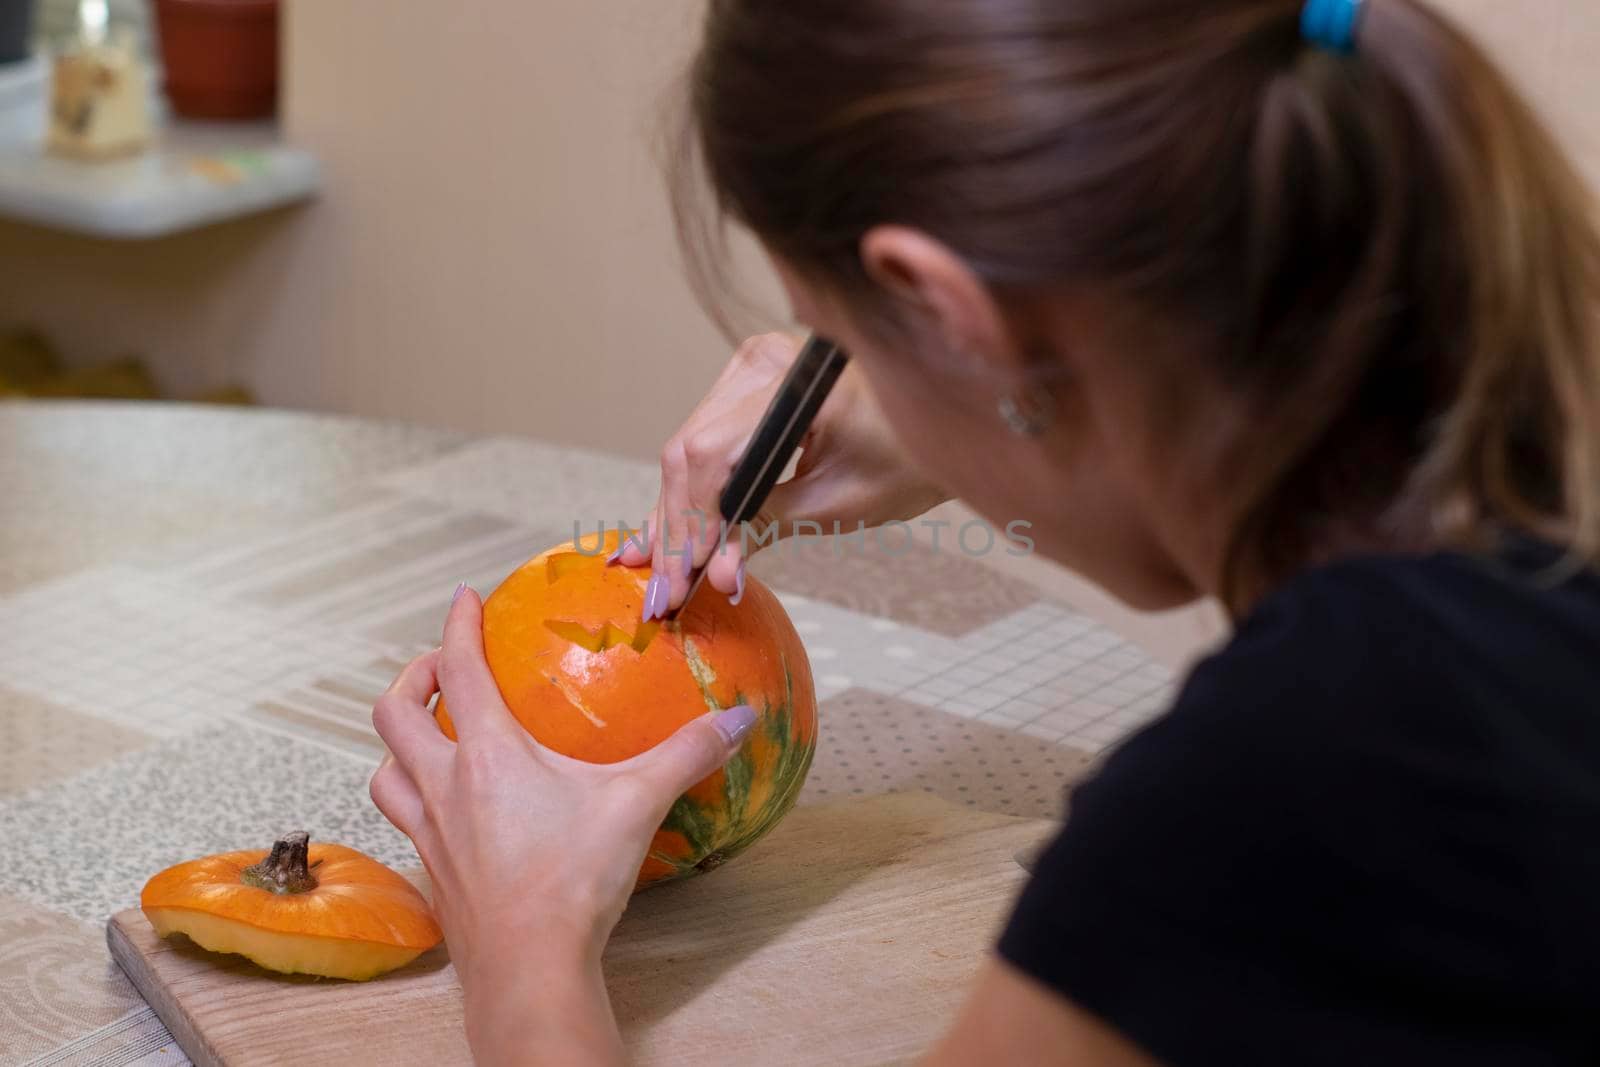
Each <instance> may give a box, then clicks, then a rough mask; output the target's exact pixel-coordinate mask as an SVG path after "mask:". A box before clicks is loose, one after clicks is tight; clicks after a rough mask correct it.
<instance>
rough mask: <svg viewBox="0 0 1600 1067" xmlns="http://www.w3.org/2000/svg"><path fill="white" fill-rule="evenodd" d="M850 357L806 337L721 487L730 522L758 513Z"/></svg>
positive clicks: (722, 506) (726, 518)
mask: <svg viewBox="0 0 1600 1067" xmlns="http://www.w3.org/2000/svg"><path fill="white" fill-rule="evenodd" d="M848 362H849V359H848V358H847V357H846V356H845V354H844V353H843V352H842V351H840V350H839V347H838V346H837V345H835V344H834V343H833V342H831V341H825V340H823V339H822V338H820V337H815V336H814V337H812V338H810V339H809V340H807V341H806V344H805V347H804V348H802V349H801V350H800V354H799V355H798V356H796V357H795V361H794V366H792V367H790V368H789V373H788V374H787V375H786V376H785V377H784V379H783V385H781V386H780V387H779V388H778V392H777V395H775V396H774V397H773V398H772V403H771V404H769V405H767V411H766V414H764V415H763V416H761V422H760V424H759V425H758V426H757V427H756V432H755V435H754V436H753V437H751V438H750V443H749V444H747V445H745V448H744V454H743V455H742V456H740V457H739V464H738V466H736V467H734V469H733V475H732V477H730V478H729V479H728V485H727V488H725V489H723V491H722V499H721V502H720V510H721V511H722V518H723V519H724V521H726V522H727V523H728V525H729V526H736V525H738V524H739V523H741V522H749V521H751V520H752V519H754V518H755V517H756V514H757V513H758V512H760V510H761V505H763V504H765V503H766V502H767V496H768V495H769V494H770V493H771V492H772V487H773V486H774V485H777V484H778V478H779V477H780V476H781V475H782V474H783V470H784V468H785V467H787V466H788V465H789V460H790V458H791V457H792V456H793V455H794V453H795V450H796V449H798V448H799V447H800V442H801V441H802V440H804V439H805V436H806V431H807V430H809V429H810V428H811V423H812V421H813V420H815V419H816V417H817V412H818V411H820V410H821V409H822V403H823V401H825V400H827V399H828V394H829V393H830V392H832V391H833V386H834V383H835V382H837V381H838V380H839V375H840V374H842V373H843V372H844V368H845V364H846V363H848Z"/></svg>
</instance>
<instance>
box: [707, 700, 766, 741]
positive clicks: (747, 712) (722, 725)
mask: <svg viewBox="0 0 1600 1067" xmlns="http://www.w3.org/2000/svg"><path fill="white" fill-rule="evenodd" d="M755 724H756V709H755V708H752V707H751V706H750V705H749V704H735V705H734V706H733V707H731V708H729V709H727V710H726V711H723V712H719V713H718V715H717V717H716V718H715V719H712V720H711V725H712V726H715V727H716V728H717V733H719V734H721V735H722V736H723V737H724V738H725V739H726V740H727V742H728V744H730V745H737V744H738V743H739V742H740V741H743V740H744V735H745V734H747V733H749V732H750V728H751V727H752V726H754V725H755Z"/></svg>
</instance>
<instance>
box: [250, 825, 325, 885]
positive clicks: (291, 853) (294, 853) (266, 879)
mask: <svg viewBox="0 0 1600 1067" xmlns="http://www.w3.org/2000/svg"><path fill="white" fill-rule="evenodd" d="M310 846H311V835H309V834H307V833H306V832H305V831H304V830H296V831H295V832H294V833H292V834H284V835H283V837H282V838H280V839H279V840H277V841H275V842H273V845H272V851H271V852H270V853H268V854H267V858H266V859H264V860H262V861H261V862H260V863H257V864H256V865H255V866H253V867H246V868H245V869H244V870H242V871H240V872H239V881H241V882H243V883H244V884H245V885H251V886H255V887H256V888H257V889H265V890H267V891H268V892H269V893H305V892H308V891H310V890H312V889H315V888H317V879H316V876H315V875H313V874H312V873H311V868H310V867H309V866H307V864H306V859H307V854H306V853H307V849H309V848H310Z"/></svg>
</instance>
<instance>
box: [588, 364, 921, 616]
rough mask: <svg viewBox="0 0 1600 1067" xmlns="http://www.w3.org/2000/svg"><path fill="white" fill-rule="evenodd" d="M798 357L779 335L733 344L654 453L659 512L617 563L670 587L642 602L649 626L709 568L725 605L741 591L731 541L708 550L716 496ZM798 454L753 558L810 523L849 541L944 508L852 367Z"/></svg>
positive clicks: (759, 527)
mask: <svg viewBox="0 0 1600 1067" xmlns="http://www.w3.org/2000/svg"><path fill="white" fill-rule="evenodd" d="M800 347H801V342H800V341H799V340H798V339H796V338H793V337H789V336H786V335H784V334H776V333H770V334H763V335H761V336H759V337H752V338H750V339H749V340H748V341H746V342H745V343H744V344H742V345H740V346H739V349H738V351H737V352H735V353H734V355H733V359H732V360H730V361H729V363H728V366H727V368H726V369H724V370H723V372H722V376H721V377H719V378H718V379H717V382H716V384H715V385H713V386H712V387H711V392H710V393H708V394H707V395H706V398H705V399H704V400H702V401H701V402H700V405H699V406H698V407H696V408H695V410H694V412H693V414H691V415H690V416H689V419H688V421H687V422H685V423H684V424H683V426H682V428H680V429H679V430H678V432H677V433H675V434H673V435H672V438H671V439H670V440H669V441H667V443H666V446H665V447H664V448H663V449H662V450H661V492H660V496H659V497H658V498H657V500H656V507H655V512H654V514H653V515H652V517H651V520H650V522H649V523H648V526H647V529H646V530H645V531H643V532H641V534H640V536H639V537H637V538H631V539H629V541H628V542H627V544H626V545H625V546H624V549H623V552H622V554H621V555H620V556H619V557H618V562H620V563H622V564H624V565H626V566H639V565H640V564H642V563H644V562H646V561H650V562H651V563H652V565H653V568H654V572H655V574H657V575H661V576H664V577H667V578H668V579H669V580H668V582H667V583H666V584H667V586H668V588H667V593H666V595H665V597H661V598H660V599H658V600H657V602H656V603H654V604H651V603H649V602H648V601H647V604H646V610H647V611H650V610H651V609H652V608H654V609H655V610H654V611H653V612H652V613H651V614H650V615H647V616H646V617H647V618H650V617H656V616H659V615H662V614H665V613H666V612H667V611H670V610H672V609H674V608H676V607H678V606H679V604H681V603H682V602H683V598H684V596H685V595H686V594H687V593H688V582H687V580H686V578H687V575H688V573H689V571H690V569H691V567H697V566H699V565H701V564H702V563H705V562H706V561H707V559H708V558H709V559H710V562H709V565H708V566H707V568H706V581H708V582H709V583H710V584H711V585H712V586H713V587H714V588H716V589H719V590H721V591H722V592H723V593H726V594H729V595H730V596H733V597H737V596H739V594H740V593H741V592H742V591H743V586H744V557H743V545H742V539H741V538H740V536H739V533H738V531H730V533H729V536H728V542H727V545H726V546H725V547H724V549H723V550H722V551H720V552H717V551H716V548H717V542H718V534H719V526H720V522H719V514H720V513H719V505H720V500H721V496H722V489H723V487H724V486H725V485H726V484H727V482H728V479H729V477H730V476H731V475H732V474H733V468H734V466H735V465H736V464H737V463H738V462H739V456H740V455H741V454H742V453H743V451H744V447H745V444H746V442H748V441H749V440H750V437H751V435H752V434H754V433H755V430H756V425H757V424H758V423H759V422H760V421H761V416H762V414H763V413H764V412H765V411H766V409H767V405H768V403H770V402H771V400H772V397H773V395H774V394H775V393H776V392H777V391H778V386H779V385H780V384H781V383H782V381H783V377H784V375H785V374H786V373H788V370H789V367H790V365H791V364H793V363H794V360H795V357H796V356H797V355H798V354H799V352H800ZM801 449H802V451H801V455H800V461H799V464H798V466H797V467H796V469H795V475H794V477H793V478H791V479H789V480H788V481H786V482H782V483H780V484H778V485H777V486H775V487H774V488H773V490H772V494H771V495H770V496H769V497H768V498H767V503H766V505H765V506H764V507H763V508H762V509H761V513H760V515H759V516H758V517H757V518H756V520H755V521H754V522H753V523H752V524H751V525H752V526H753V527H754V529H753V531H752V533H753V536H752V538H751V541H750V545H751V548H752V550H754V549H755V548H758V547H762V546H764V545H767V544H771V543H773V542H772V540H771V539H770V537H771V535H770V534H769V529H771V528H772V527H776V529H777V536H778V537H780V538H781V537H787V536H790V535H792V534H793V533H794V532H795V525H796V523H806V522H811V523H816V524H818V526H820V527H821V529H822V532H823V533H832V532H834V530H835V523H837V524H838V527H837V528H838V529H839V530H841V531H843V532H853V531H855V530H856V529H857V526H858V524H864V525H865V526H867V527H873V526H879V525H882V524H883V523H886V522H891V521H894V520H896V519H900V520H904V519H911V518H914V517H915V516H917V515H920V514H922V513H923V512H924V511H927V510H928V509H929V508H931V507H934V506H935V505H937V504H941V503H943V502H944V501H945V500H947V499H948V495H947V494H946V493H944V492H943V491H941V490H940V489H939V488H938V487H937V486H935V485H933V484H931V483H930V482H928V481H927V480H926V479H924V478H923V477H922V476H921V475H920V474H919V473H918V472H917V471H916V470H915V469H914V468H913V466H912V464H911V463H910V461H909V460H908V459H907V458H906V456H905V454H904V453H903V452H902V451H901V449H900V445H899V442H898V441H896V439H895V437H894V434H893V432H892V431H891V430H890V428H889V425H888V423H887V422H886V421H885V420H884V417H883V414H882V412H880V411H879V409H878V406H877V403H876V402H875V401H874V400H873V397H872V393H871V391H870V390H869V389H868V388H867V385H866V382H865V381H863V380H862V378H861V375H860V373H859V372H858V371H856V370H855V368H854V367H846V368H845V371H844V373H843V374H842V375H841V376H840V378H839V382H838V384H837V385H836V386H834V389H833V392H832V394H831V395H830V396H829V397H828V400H827V402H826V403H824V404H823V405H822V410H821V411H820V412H819V413H818V414H817V418H816V421H815V422H813V423H812V425H811V429H810V432H808V433H807V434H806V436H805V439H804V440H803V441H802V443H801ZM662 530H665V531H666V534H667V535H666V537H662V536H661V531H662ZM807 532H815V530H809V531H807ZM646 535H647V536H646ZM713 553H715V555H714V556H713ZM659 596H660V595H659V594H658V597H659Z"/></svg>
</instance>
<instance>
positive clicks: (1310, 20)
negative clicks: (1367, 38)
mask: <svg viewBox="0 0 1600 1067" xmlns="http://www.w3.org/2000/svg"><path fill="white" fill-rule="evenodd" d="M1362 3H1363V0H1306V6H1305V10H1304V11H1302V12H1301V13H1300V33H1301V35H1302V36H1303V37H1305V39H1306V40H1307V41H1310V42H1311V43H1312V44H1314V45H1316V46H1318V47H1319V48H1326V49H1327V50H1328V51H1330V52H1342V53H1344V54H1346V55H1348V54H1350V53H1352V52H1354V51H1355V50H1356V24H1357V23H1358V22H1359V21H1360V19H1361V7H1362Z"/></svg>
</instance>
